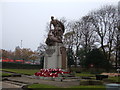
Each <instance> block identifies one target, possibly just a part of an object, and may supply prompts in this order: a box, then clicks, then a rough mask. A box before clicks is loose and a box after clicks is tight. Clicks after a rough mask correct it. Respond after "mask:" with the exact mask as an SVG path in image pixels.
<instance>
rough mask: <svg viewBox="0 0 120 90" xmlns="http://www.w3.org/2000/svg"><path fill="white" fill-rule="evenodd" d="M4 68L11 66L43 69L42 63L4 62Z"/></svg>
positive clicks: (13, 67)
mask: <svg viewBox="0 0 120 90" xmlns="http://www.w3.org/2000/svg"><path fill="white" fill-rule="evenodd" d="M2 68H3V69H4V68H9V69H41V65H31V64H20V63H8V62H2Z"/></svg>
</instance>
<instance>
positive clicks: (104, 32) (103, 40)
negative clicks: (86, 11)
mask: <svg viewBox="0 0 120 90" xmlns="http://www.w3.org/2000/svg"><path fill="white" fill-rule="evenodd" d="M90 15H91V20H92V23H93V25H94V28H95V31H96V32H97V34H98V36H99V38H100V44H101V48H102V50H103V52H104V55H105V57H106V59H107V60H110V57H111V52H112V48H113V47H112V45H113V39H114V33H115V28H116V22H117V18H116V8H115V7H114V6H110V5H109V6H104V7H103V8H101V9H99V10H97V11H95V12H92V13H91V14H90ZM105 46H107V48H108V49H106V47H105ZM107 51H108V53H107Z"/></svg>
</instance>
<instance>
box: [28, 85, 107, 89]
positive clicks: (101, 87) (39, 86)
mask: <svg viewBox="0 0 120 90" xmlns="http://www.w3.org/2000/svg"><path fill="white" fill-rule="evenodd" d="M28 88H36V89H37V88H61V87H56V86H53V85H46V84H32V85H29V86H28ZM70 88H71V89H72V88H81V89H85V90H88V89H89V90H99V89H100V90H101V89H102V90H106V88H105V86H104V85H96V86H71V87H69V89H70Z"/></svg>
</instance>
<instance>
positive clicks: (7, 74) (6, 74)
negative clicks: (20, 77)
mask: <svg viewBox="0 0 120 90" xmlns="http://www.w3.org/2000/svg"><path fill="white" fill-rule="evenodd" d="M9 75H11V74H10V73H0V76H9Z"/></svg>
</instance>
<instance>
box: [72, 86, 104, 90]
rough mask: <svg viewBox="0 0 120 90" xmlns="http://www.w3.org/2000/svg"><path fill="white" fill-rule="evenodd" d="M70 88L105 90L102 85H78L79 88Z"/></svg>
mask: <svg viewBox="0 0 120 90" xmlns="http://www.w3.org/2000/svg"><path fill="white" fill-rule="evenodd" d="M70 88H81V89H83V90H106V88H105V86H104V85H91V86H90V85H89V86H83V85H80V86H73V87H70Z"/></svg>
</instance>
